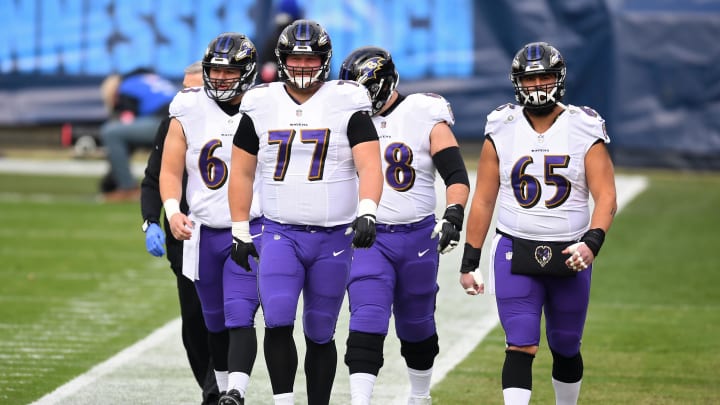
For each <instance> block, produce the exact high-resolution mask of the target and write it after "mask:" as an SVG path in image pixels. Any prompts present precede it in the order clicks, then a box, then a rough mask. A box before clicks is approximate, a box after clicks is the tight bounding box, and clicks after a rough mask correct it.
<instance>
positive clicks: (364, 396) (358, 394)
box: [350, 373, 377, 405]
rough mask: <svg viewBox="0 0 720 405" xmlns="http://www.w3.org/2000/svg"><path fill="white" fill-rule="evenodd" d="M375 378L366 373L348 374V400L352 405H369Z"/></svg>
mask: <svg viewBox="0 0 720 405" xmlns="http://www.w3.org/2000/svg"><path fill="white" fill-rule="evenodd" d="M376 379H377V376H374V375H372V374H368V373H355V374H350V398H351V404H352V405H370V399H371V398H372V392H373V387H374V386H375V380H376Z"/></svg>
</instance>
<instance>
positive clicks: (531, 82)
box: [520, 73, 557, 88]
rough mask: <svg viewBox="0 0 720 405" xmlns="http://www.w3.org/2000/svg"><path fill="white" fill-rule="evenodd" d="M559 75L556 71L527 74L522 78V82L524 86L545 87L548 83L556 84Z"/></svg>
mask: <svg viewBox="0 0 720 405" xmlns="http://www.w3.org/2000/svg"><path fill="white" fill-rule="evenodd" d="M555 80H557V76H555V74H554V73H539V74H536V75H527V76H522V77H521V78H520V84H522V86H523V87H535V88H538V87H544V86H547V85H555Z"/></svg>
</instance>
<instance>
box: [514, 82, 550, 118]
mask: <svg viewBox="0 0 720 405" xmlns="http://www.w3.org/2000/svg"><path fill="white" fill-rule="evenodd" d="M526 76H528V75H518V76H516V77H514V78H513V85H514V86H515V98H516V99H517V101H518V102H519V103H520V104H522V105H523V106H524V107H525V108H526V109H527V110H528V112H532V113H535V114H536V115H547V114H549V113H550V112H551V111H552V110H553V109H554V108H555V104H557V103H558V102H559V101H560V98H561V97H560V90H559V89H560V88H561V83H560V82H559V81H558V80H557V75H556V80H555V82H554V83H547V84H539V85H535V84H533V85H530V86H523V84H522V83H521V78H522V77H526Z"/></svg>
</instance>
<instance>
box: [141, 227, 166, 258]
mask: <svg viewBox="0 0 720 405" xmlns="http://www.w3.org/2000/svg"><path fill="white" fill-rule="evenodd" d="M145 248H146V249H147V251H148V253H150V254H151V255H153V256H157V257H160V256H162V255H164V254H165V232H164V231H163V230H162V228H160V225H158V224H156V223H152V224H150V225H149V226H148V228H147V230H146V231H145Z"/></svg>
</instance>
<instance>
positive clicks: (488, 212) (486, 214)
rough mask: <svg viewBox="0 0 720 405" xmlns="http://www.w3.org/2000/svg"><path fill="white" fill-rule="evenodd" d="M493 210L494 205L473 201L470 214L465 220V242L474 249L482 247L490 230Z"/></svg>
mask: <svg viewBox="0 0 720 405" xmlns="http://www.w3.org/2000/svg"><path fill="white" fill-rule="evenodd" d="M494 208H495V207H494V204H486V203H483V202H481V201H476V200H473V202H472V206H471V208H470V213H469V215H468V217H467V219H466V223H467V232H466V234H465V242H467V243H469V244H470V245H472V246H473V247H476V248H480V247H482V245H483V243H484V242H485V238H486V237H487V234H488V231H489V228H490V222H491V220H492V213H493V210H494Z"/></svg>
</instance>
